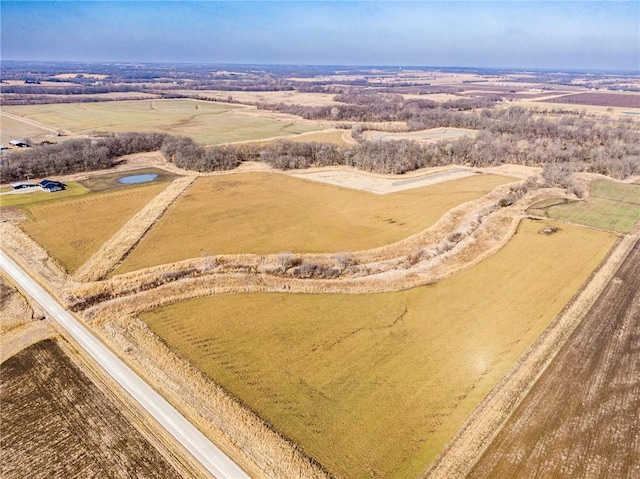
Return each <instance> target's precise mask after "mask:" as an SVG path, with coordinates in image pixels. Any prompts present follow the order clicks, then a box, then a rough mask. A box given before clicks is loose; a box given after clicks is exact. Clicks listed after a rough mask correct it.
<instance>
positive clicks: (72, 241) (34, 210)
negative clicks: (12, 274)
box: [20, 183, 167, 272]
mask: <svg viewBox="0 0 640 479" xmlns="http://www.w3.org/2000/svg"><path fill="white" fill-rule="evenodd" d="M166 187H167V183H154V184H151V185H148V186H142V187H130V188H128V189H122V190H117V191H114V192H109V193H101V194H88V195H84V196H82V197H80V198H76V199H69V200H68V201H57V202H55V203H51V204H44V205H38V206H32V207H24V211H25V212H26V213H27V216H28V220H26V221H24V222H22V223H21V224H20V227H21V228H22V230H23V231H24V232H25V233H27V234H28V235H29V236H31V237H32V238H33V239H34V240H35V241H36V242H37V243H38V244H40V245H41V246H42V247H43V248H45V249H46V250H47V251H48V252H49V253H50V254H51V256H52V257H53V258H55V259H56V260H57V261H58V262H60V264H62V266H64V268H65V269H66V270H67V271H69V272H72V271H75V270H76V269H77V268H78V267H80V266H81V265H82V264H83V263H84V262H85V261H86V260H87V259H89V257H90V256H91V255H92V254H93V253H95V252H96V251H97V250H98V249H99V248H100V246H101V245H102V244H103V243H104V242H105V241H107V240H108V239H109V238H110V237H111V236H113V235H114V234H115V233H116V232H117V231H118V230H119V229H120V228H121V227H122V225H124V224H125V223H126V222H127V221H128V220H129V218H131V217H132V216H133V215H135V214H136V213H137V212H138V211H139V210H140V209H141V208H143V207H144V206H145V205H146V204H147V203H148V202H149V201H150V200H151V199H152V198H153V197H154V196H156V195H157V194H159V193H160V192H161V191H162V190H164V189H165V188H166ZM63 193H64V192H63ZM32 194H33V193H32ZM35 194H38V193H35ZM42 194H43V195H48V196H49V197H52V198H53V197H54V196H55V195H57V194H58V193H42ZM30 195H31V194H30ZM20 196H23V197H25V196H27V195H20Z"/></svg>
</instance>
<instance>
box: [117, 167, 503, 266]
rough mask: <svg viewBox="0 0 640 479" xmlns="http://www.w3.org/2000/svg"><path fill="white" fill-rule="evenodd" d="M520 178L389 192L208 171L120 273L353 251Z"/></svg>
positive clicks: (412, 229) (424, 224) (398, 235)
mask: <svg viewBox="0 0 640 479" xmlns="http://www.w3.org/2000/svg"><path fill="white" fill-rule="evenodd" d="M511 181H514V179H513V178H508V177H504V176H497V175H476V176H473V177H468V178H462V179H457V180H451V181H447V182H444V183H439V184H436V185H431V186H426V187H422V188H415V189H411V190H405V191H401V192H397V193H391V194H387V195H376V194H372V193H367V192H363V191H358V190H353V189H348V188H342V187H338V186H333V185H328V184H324V183H318V182H314V181H309V180H303V179H300V178H293V177H291V176H287V175H283V174H278V173H244V174H232V175H225V176H214V177H203V178H199V179H197V180H196V182H195V183H194V184H193V185H192V186H191V187H190V189H189V190H187V191H186V192H185V194H184V195H182V196H181V197H180V198H178V200H177V201H176V202H175V203H174V204H173V205H172V206H171V207H170V208H169V210H168V211H167V213H166V214H165V215H164V216H163V217H162V218H161V219H160V221H159V222H158V223H157V224H156V225H155V226H154V227H153V228H152V229H151V231H150V232H149V233H148V234H147V235H146V236H145V238H144V239H143V240H142V241H141V242H140V244H139V245H138V247H137V248H136V249H135V250H134V251H133V252H132V253H131V254H130V255H129V256H127V258H126V259H125V261H124V262H123V263H122V265H121V266H120V267H119V268H118V269H117V270H116V271H115V273H116V274H120V273H124V272H128V271H134V270H137V269H140V268H145V267H149V266H154V265H159V264H164V263H171V262H175V261H179V260H183V259H187V258H193V257H198V256H201V255H203V254H208V255H210V254H232V253H256V254H267V253H279V252H282V251H292V252H304V253H315V252H328V253H331V252H336V251H354V250H362V249H368V248H373V247H377V246H383V245H386V244H389V243H393V242H396V241H399V240H401V239H403V238H406V237H407V236H410V235H412V234H414V233H418V232H419V231H422V230H424V229H426V228H428V227H429V226H431V225H433V224H434V223H435V222H436V221H437V220H438V219H439V218H440V217H441V216H442V215H443V214H445V213H446V212H447V211H449V210H450V209H451V208H453V207H455V206H458V205H460V204H462V203H464V202H467V201H470V200H474V199H476V198H479V197H481V196H482V195H484V194H486V193H488V192H489V191H491V190H493V189H494V188H495V187H496V186H499V185H502V184H505V183H509V182H511Z"/></svg>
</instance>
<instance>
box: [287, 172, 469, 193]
mask: <svg viewBox="0 0 640 479" xmlns="http://www.w3.org/2000/svg"><path fill="white" fill-rule="evenodd" d="M476 174H479V173H478V172H476V171H474V170H471V169H466V168H455V169H449V170H446V171H440V172H436V173H429V174H425V175H424V176H415V177H411V178H406V177H391V178H390V177H388V176H387V177H382V176H374V175H368V174H366V173H362V172H358V171H336V170H333V171H331V170H329V171H319V172H303V173H291V176H295V177H297V178H304V179H307V180H313V181H318V182H320V183H328V184H330V185H336V186H343V187H345V188H352V189H354V190H360V191H367V192H369V193H376V194H378V195H385V194H388V193H395V192H397V191H404V190H410V189H413V188H420V187H423V186H429V185H435V184H437V183H442V182H445V181H449V180H454V179H457V178H466V177H467V176H473V175H476Z"/></svg>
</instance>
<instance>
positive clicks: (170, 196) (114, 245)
mask: <svg viewBox="0 0 640 479" xmlns="http://www.w3.org/2000/svg"><path fill="white" fill-rule="evenodd" d="M196 178H197V177H196V176H187V177H184V178H178V179H176V180H174V181H173V182H172V183H171V184H170V185H169V186H167V188H166V189H165V190H164V191H162V192H161V193H160V194H158V195H157V196H156V197H155V198H154V199H152V200H151V201H150V202H149V203H148V204H147V205H146V206H145V207H144V208H142V210H140V211H139V212H138V213H137V214H136V215H134V216H133V218H131V219H130V220H129V221H127V223H125V225H124V226H123V227H122V228H120V230H119V231H118V232H117V233H116V234H115V235H113V236H112V237H111V238H110V239H109V240H108V241H107V242H106V243H104V244H103V245H102V247H101V248H100V249H99V250H98V251H97V252H96V253H94V254H93V255H92V256H91V257H90V258H89V260H88V261H87V262H86V263H84V264H83V265H82V266H81V267H80V268H78V270H77V271H76V273H75V274H74V276H73V278H74V279H75V280H76V281H97V280H99V279H102V278H104V277H105V276H106V275H107V274H109V272H110V271H112V270H113V268H115V267H116V265H117V264H118V262H119V261H121V260H122V259H124V258H125V257H126V255H127V254H128V253H129V252H130V251H131V250H132V249H133V248H134V247H135V246H136V245H137V244H138V243H139V242H140V240H141V239H142V238H143V237H144V235H145V234H146V233H147V231H149V229H151V227H152V226H153V225H154V224H155V223H156V221H158V219H160V218H161V217H162V215H164V213H165V212H166V211H167V209H168V208H169V206H171V204H172V203H173V202H174V201H175V200H176V199H177V198H178V197H179V196H180V195H181V194H182V193H183V192H184V191H185V190H186V189H187V188H188V187H189V186H190V185H191V183H193V181H194V180H195V179H196Z"/></svg>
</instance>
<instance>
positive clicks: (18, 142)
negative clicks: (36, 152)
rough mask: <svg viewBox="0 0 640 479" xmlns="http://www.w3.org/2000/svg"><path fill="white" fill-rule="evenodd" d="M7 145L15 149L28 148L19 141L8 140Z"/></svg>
mask: <svg viewBox="0 0 640 479" xmlns="http://www.w3.org/2000/svg"><path fill="white" fill-rule="evenodd" d="M9 144H10V145H11V146H15V147H16V148H27V147H28V146H29V145H27V144H26V143H25V142H24V141H20V140H10V141H9Z"/></svg>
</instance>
